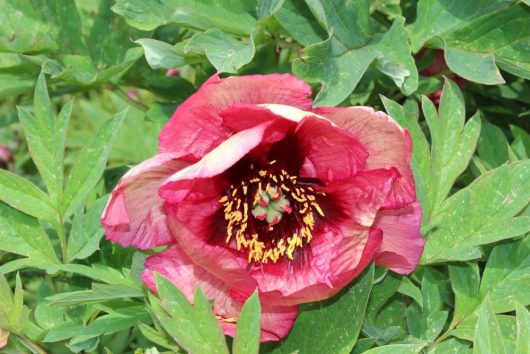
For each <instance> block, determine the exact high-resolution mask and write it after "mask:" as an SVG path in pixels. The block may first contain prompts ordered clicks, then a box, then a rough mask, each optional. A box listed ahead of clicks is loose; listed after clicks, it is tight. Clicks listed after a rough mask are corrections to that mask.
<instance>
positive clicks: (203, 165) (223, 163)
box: [159, 122, 270, 203]
mask: <svg viewBox="0 0 530 354" xmlns="http://www.w3.org/2000/svg"><path fill="white" fill-rule="evenodd" d="M269 125H270V123H269V122H266V123H262V124H260V125H258V126H255V127H253V128H251V129H247V130H243V131H241V132H239V133H237V134H234V135H232V136H231V137H229V138H228V139H226V140H225V141H223V142H222V143H221V144H220V145H219V146H217V147H216V148H215V149H214V150H212V151H211V152H209V153H208V154H206V155H205V156H204V157H203V158H202V159H201V160H200V161H199V162H197V163H195V164H193V165H190V166H188V167H187V168H184V169H182V170H180V171H178V172H177V173H175V174H174V175H172V176H171V177H170V178H168V179H167V180H166V181H165V182H164V183H163V185H162V186H161V188H160V190H159V194H160V196H161V197H162V198H164V199H165V200H166V201H167V202H168V203H179V202H181V201H183V200H185V199H192V198H193V199H201V198H202V195H203V194H204V192H203V191H201V188H197V187H198V186H199V185H202V184H203V183H209V184H212V183H217V182H216V181H215V179H212V178H213V177H216V176H219V175H220V174H222V173H223V172H225V171H226V170H228V169H229V168H230V167H232V166H233V165H234V164H235V163H236V162H238V161H239V160H240V159H241V158H243V157H244V156H245V155H246V154H248V153H249V151H251V150H252V149H254V148H255V147H257V146H258V145H259V144H260V143H261V142H262V141H263V138H264V134H265V131H266V130H267V128H268V127H269ZM207 179H211V181H205V180H207ZM219 183H220V182H219ZM223 188H224V186H223V187H220V189H218V190H219V191H220V190H222V189H223ZM193 193H197V196H194V195H190V194H193ZM217 196H218V197H220V194H218V195H217ZM210 197H211V196H210Z"/></svg>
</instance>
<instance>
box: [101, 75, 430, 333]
mask: <svg viewBox="0 0 530 354" xmlns="http://www.w3.org/2000/svg"><path fill="white" fill-rule="evenodd" d="M310 94H311V88H310V86H308V85H307V84H306V83H304V82H303V81H300V80H298V79H297V78H295V77H293V76H291V75H264V76H261V75H256V76H241V77H230V78H226V79H220V78H219V77H218V76H213V77H212V78H210V79H209V80H208V81H207V82H206V83H205V84H204V85H203V86H202V87H201V88H200V89H199V91H198V92H197V93H195V94H194V95H193V96H191V97H190V98H189V99H188V100H187V101H186V102H184V103H183V104H182V105H181V106H180V107H179V108H178V109H177V111H176V112H175V113H174V115H173V117H172V118H171V120H170V121H169V122H168V123H167V125H166V126H165V128H164V129H163V131H162V132H161V134H160V146H159V153H158V155H156V156H154V157H153V158H151V159H149V160H147V161H145V162H143V163H142V164H140V165H139V166H136V167H135V168H133V169H131V170H130V171H129V172H128V173H127V174H126V175H125V176H123V178H122V179H121V181H120V182H119V184H118V186H117V187H116V189H115V190H114V191H113V193H112V197H111V198H110V200H109V203H108V205H107V207H106V210H105V212H104V214H103V216H102V223H103V225H104V227H105V230H106V237H107V239H109V240H111V241H114V242H116V243H119V244H120V245H122V246H125V247H129V246H134V247H136V248H139V249H149V248H154V247H158V246H164V245H167V246H169V247H168V248H167V249H165V250H164V251H162V252H160V253H157V254H156V255H154V256H151V257H149V258H148V259H147V261H146V263H145V266H146V270H145V271H144V273H143V274H142V279H143V281H144V282H145V283H146V284H147V286H148V287H149V288H150V289H151V290H153V291H156V285H155V282H154V273H155V272H158V273H161V274H162V275H163V276H165V277H166V278H168V279H169V280H171V281H172V282H173V283H174V284H175V285H176V286H177V287H178V288H179V289H181V290H182V292H183V293H184V294H185V295H186V297H187V298H188V299H189V300H190V301H192V300H193V291H194V289H195V287H196V286H200V287H201V288H202V290H203V291H204V292H205V295H206V296H207V297H208V298H210V299H212V300H213V307H214V313H215V315H216V318H217V319H218V322H219V324H220V326H221V327H222V329H223V330H224V332H225V333H226V334H228V335H231V336H233V335H234V331H235V326H236V322H237V318H238V315H239V311H240V309H241V306H242V304H243V303H244V301H245V300H246V299H247V298H248V297H249V296H250V295H251V294H252V293H253V292H254V291H255V290H257V291H258V293H259V297H260V301H261V304H262V323H261V328H262V333H261V340H262V341H276V340H279V339H281V338H283V337H285V336H286V335H287V333H288V332H289V330H290V328H291V327H292V325H293V322H294V320H295V318H296V316H297V309H298V304H300V303H305V302H311V301H319V300H323V299H326V298H329V297H331V296H333V295H334V294H336V293H337V292H338V291H339V290H341V289H342V288H343V287H345V286H346V285H348V284H349V283H350V282H351V281H352V280H353V279H354V278H355V277H356V276H357V275H359V274H360V273H361V272H362V270H363V269H364V268H365V267H366V266H367V265H368V264H370V263H371V262H373V261H374V260H375V262H376V263H377V264H379V265H381V266H385V267H388V268H390V269H392V270H393V271H395V272H398V273H400V274H408V273H410V272H412V271H413V270H414V268H415V267H416V265H417V263H418V261H419V258H420V256H421V253H422V251H423V243H424V242H423V239H422V237H421V235H420V231H419V225H420V219H421V209H420V206H419V205H418V203H417V201H416V195H415V190H414V181H413V177H412V173H411V170H410V168H409V160H410V157H411V139H410V136H409V133H408V132H407V130H403V129H401V128H400V127H399V126H398V125H397V124H396V123H395V122H394V121H393V120H392V119H391V118H390V117H388V116H387V115H385V114H384V113H382V112H375V111H374V110H373V109H371V108H367V107H349V108H325V107H321V108H315V109H313V108H312V102H311V100H310V99H308V96H309V95H310Z"/></svg>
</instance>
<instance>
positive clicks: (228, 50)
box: [184, 29, 255, 73]
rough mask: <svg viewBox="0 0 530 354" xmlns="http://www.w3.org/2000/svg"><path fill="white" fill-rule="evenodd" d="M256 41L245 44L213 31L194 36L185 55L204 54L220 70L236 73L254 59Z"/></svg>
mask: <svg viewBox="0 0 530 354" xmlns="http://www.w3.org/2000/svg"><path fill="white" fill-rule="evenodd" d="M254 51H255V47H254V40H253V39H252V36H251V37H250V42H249V43H248V44H244V43H242V42H240V41H238V40H236V39H234V38H232V37H229V36H227V35H226V34H225V33H224V32H222V31H220V30H218V29H211V30H208V31H206V32H204V33H197V34H196V35H195V36H193V37H192V38H191V39H190V40H189V42H188V43H187V44H186V47H185V48H184V52H185V53H189V52H193V53H199V54H201V53H202V52H204V54H205V55H206V57H207V58H208V60H209V61H210V62H211V63H212V65H213V66H214V67H215V68H216V69H217V70H218V71H223V72H227V73H235V72H237V70H239V69H240V68H241V67H242V66H244V65H245V64H248V63H249V62H250V61H251V60H252V58H253V57H254Z"/></svg>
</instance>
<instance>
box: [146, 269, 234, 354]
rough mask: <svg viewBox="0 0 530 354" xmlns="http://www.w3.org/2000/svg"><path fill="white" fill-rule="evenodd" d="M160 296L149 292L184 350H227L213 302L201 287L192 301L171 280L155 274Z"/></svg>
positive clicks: (155, 309)
mask: <svg viewBox="0 0 530 354" xmlns="http://www.w3.org/2000/svg"><path fill="white" fill-rule="evenodd" d="M156 283H157V290H158V293H159V296H160V299H157V298H156V297H155V296H154V295H152V294H149V299H150V303H151V306H152V307H153V312H154V313H155V316H156V318H157V319H158V320H159V321H160V324H161V325H162V327H163V328H164V329H165V330H166V331H167V332H168V334H169V335H170V336H171V337H172V338H173V339H174V340H175V341H176V342H177V343H178V344H179V345H180V346H181V347H182V348H184V350H186V351H188V352H192V353H212V354H214V353H226V354H227V353H228V348H227V346H226V343H225V339H224V336H223V334H222V332H221V329H220V328H219V325H218V324H217V320H216V319H215V317H214V315H213V313H212V308H211V305H210V304H209V302H208V300H206V298H205V297H204V295H203V294H202V292H201V290H200V289H199V288H197V290H196V291H195V298H194V304H193V305H191V304H190V303H189V302H188V300H187V299H186V297H185V296H184V294H182V292H181V291H180V290H179V289H178V288H176V287H175V286H174V285H173V284H172V283H171V282H170V281H169V280H167V279H165V278H164V277H162V276H160V275H158V274H156Z"/></svg>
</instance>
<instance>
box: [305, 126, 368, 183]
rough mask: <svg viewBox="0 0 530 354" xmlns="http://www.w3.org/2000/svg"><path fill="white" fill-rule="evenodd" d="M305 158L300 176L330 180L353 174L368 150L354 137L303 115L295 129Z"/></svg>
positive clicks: (357, 169)
mask: <svg viewBox="0 0 530 354" xmlns="http://www.w3.org/2000/svg"><path fill="white" fill-rule="evenodd" d="M295 134H296V137H297V140H298V143H299V144H300V146H301V149H302V151H303V154H304V157H305V160H304V163H303V166H302V169H301V171H300V177H311V178H318V179H320V180H321V181H323V182H333V181H338V180H341V179H346V178H350V177H353V176H355V174H357V172H358V171H361V170H362V169H363V167H364V164H365V162H366V159H367V158H368V152H367V151H366V148H365V147H364V146H363V145H362V144H361V143H360V142H359V140H357V138H356V137H355V136H353V135H352V134H350V133H348V132H347V131H344V130H343V129H340V128H339V127H337V126H335V125H333V124H331V122H329V121H328V120H325V119H321V118H318V117H306V118H304V119H303V120H302V121H301V122H300V123H299V125H298V127H297V128H296V131H295Z"/></svg>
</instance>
